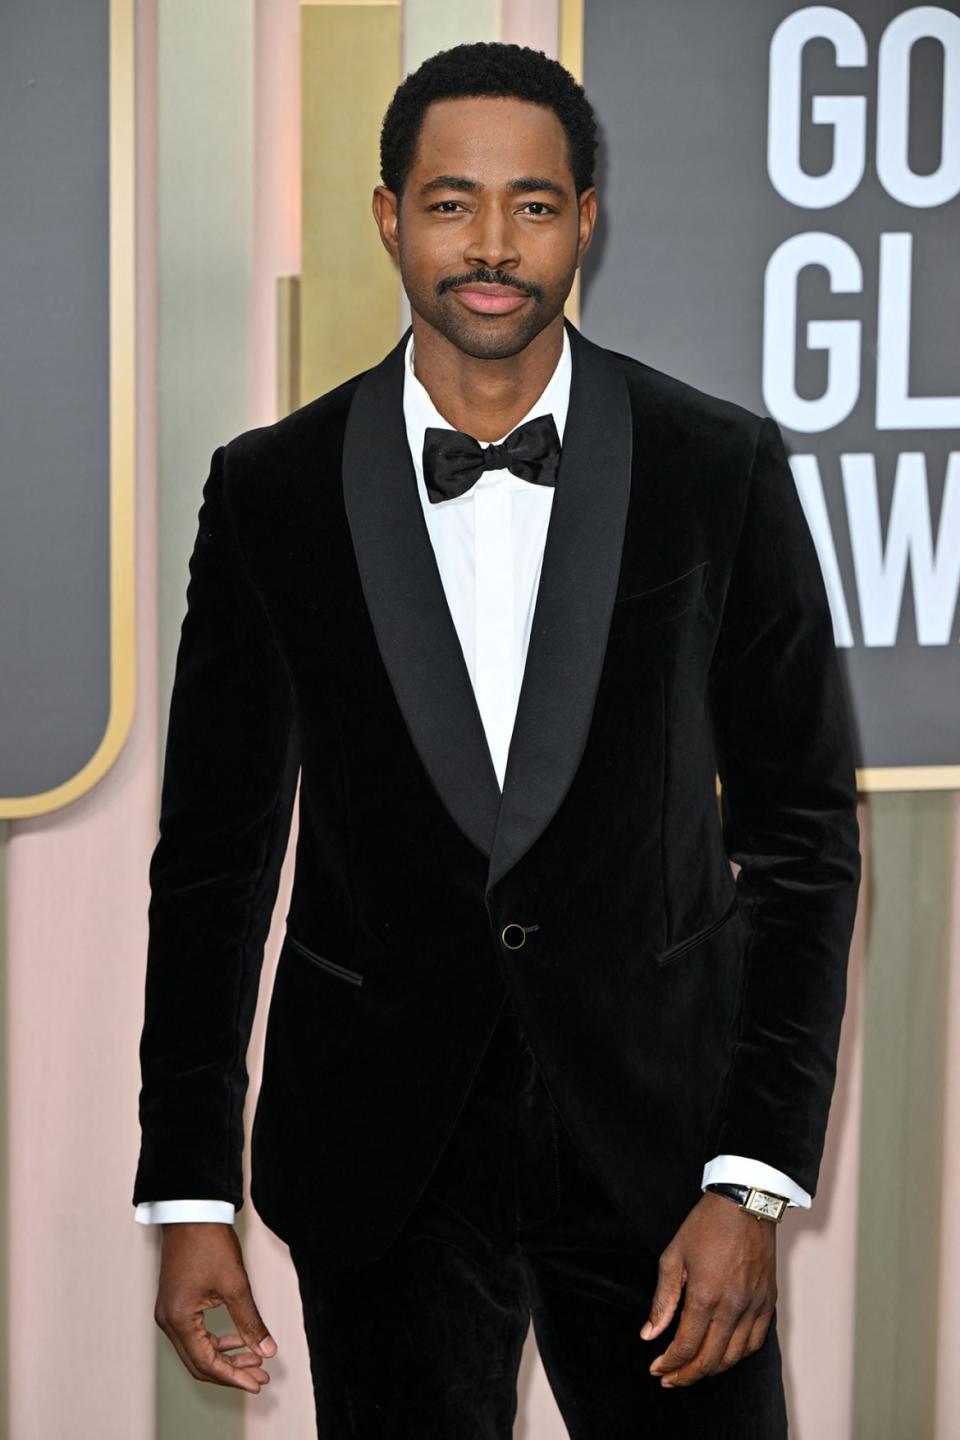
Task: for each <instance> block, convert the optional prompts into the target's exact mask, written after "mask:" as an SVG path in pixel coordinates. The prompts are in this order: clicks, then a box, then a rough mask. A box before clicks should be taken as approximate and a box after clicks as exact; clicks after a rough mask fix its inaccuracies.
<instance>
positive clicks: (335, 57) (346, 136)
mask: <svg viewBox="0 0 960 1440" xmlns="http://www.w3.org/2000/svg"><path fill="white" fill-rule="evenodd" d="M400 43H401V41H400V7H399V6H398V5H396V4H389V3H388V4H371V3H366V0H364V3H362V4H356V3H353V4H329V3H317V0H308V3H305V4H304V5H303V8H302V10H301V60H300V64H301V131H302V133H301V141H302V151H301V156H302V158H301V167H302V206H303V208H302V216H303V219H302V226H303V233H302V258H301V279H300V381H301V391H300V403H301V404H304V403H306V402H307V401H309V400H311V399H313V398H314V397H315V396H317V395H322V394H323V393H324V392H325V391H327V390H331V389H333V388H334V386H336V385H339V384H341V383H342V381H344V380H347V379H349V377H350V376H351V375H355V374H356V373H357V372H358V371H360V370H365V369H367V368H368V367H369V366H371V365H374V364H376V363H377V361H379V360H381V359H382V358H383V356H384V355H385V354H386V352H387V351H388V350H390V349H391V348H392V347H393V346H394V345H395V344H396V341H397V312H398V305H399V291H400V276H399V272H398V270H397V269H396V267H395V266H394V264H393V261H392V260H391V259H390V257H389V255H388V254H387V252H386V250H385V249H384V248H383V245H382V243H381V241H380V235H379V232H378V230H377V226H376V222H375V221H374V218H373V212H372V209H371V197H372V194H373V188H374V186H375V185H377V184H379V183H380V157H379V141H380V123H381V120H382V119H383V114H384V111H385V110H386V108H387V105H388V104H389V102H390V98H391V96H392V95H393V92H394V90H395V89H396V87H397V85H398V84H399V82H400Z"/></svg>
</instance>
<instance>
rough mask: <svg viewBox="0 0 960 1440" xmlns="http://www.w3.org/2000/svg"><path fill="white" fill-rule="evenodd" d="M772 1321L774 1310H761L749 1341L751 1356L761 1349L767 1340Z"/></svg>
mask: <svg viewBox="0 0 960 1440" xmlns="http://www.w3.org/2000/svg"><path fill="white" fill-rule="evenodd" d="M772 1319H773V1311H772V1310H761V1311H760V1313H759V1315H757V1317H756V1319H755V1320H754V1322H753V1328H752V1329H751V1331H750V1338H749V1339H748V1341H747V1349H748V1350H749V1351H750V1353H751V1355H752V1354H753V1352H754V1350H759V1349H760V1346H761V1345H762V1344H763V1342H764V1340H765V1339H766V1338H767V1331H768V1330H769V1329H770V1321H771V1320H772Z"/></svg>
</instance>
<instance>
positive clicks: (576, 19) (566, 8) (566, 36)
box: [558, 0, 583, 329]
mask: <svg viewBox="0 0 960 1440" xmlns="http://www.w3.org/2000/svg"><path fill="white" fill-rule="evenodd" d="M558 58H559V60H560V64H561V65H563V66H564V68H565V69H567V70H569V71H570V74H571V75H572V76H573V78H574V79H575V80H577V81H578V82H579V83H580V84H581V85H582V84H583V0H560V55H559V57H558ZM563 309H564V314H565V315H566V317H567V319H568V320H569V321H570V323H571V325H576V326H577V328H578V329H579V328H580V271H579V270H578V271H577V273H576V275H575V276H574V281H573V286H572V288H571V290H570V294H569V295H568V296H567V303H566V305H565V306H564V307H563Z"/></svg>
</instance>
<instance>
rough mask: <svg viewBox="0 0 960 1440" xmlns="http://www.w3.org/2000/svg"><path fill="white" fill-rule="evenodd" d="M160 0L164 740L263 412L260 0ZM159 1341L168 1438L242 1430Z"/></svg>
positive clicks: (221, 1315) (215, 1393)
mask: <svg viewBox="0 0 960 1440" xmlns="http://www.w3.org/2000/svg"><path fill="white" fill-rule="evenodd" d="M158 7H159V9H158V16H159V34H158V44H159V74H158V85H159V92H158V104H159V120H158V130H159V137H158V165H159V197H158V205H159V257H158V275H159V303H160V316H161V324H160V343H159V356H158V372H159V396H160V417H159V456H160V505H159V559H160V618H159V626H160V688H159V707H160V724H161V745H162V744H163V743H164V742H165V738H166V737H165V727H166V720H167V710H168V707H169V702H170V685H171V683H172V679H173V664H174V658H175V655H176V648H177V643H178V640H179V634H180V625H181V622H182V619H183V614H184V609H185V604H186V584H187V562H188V560H189V556H190V552H191V549H192V547H193V541H194V538H195V535H196V528H197V512H198V510H199V508H200V502H201V490H202V487H203V482H204V480H205V479H206V475H207V468H208V465H209V462H210V456H211V454H212V452H213V450H214V449H215V448H216V446H218V445H220V444H223V443H224V442H225V441H227V440H229V439H230V438H231V437H232V436H234V435H236V434H238V433H239V432H240V431H242V430H245V429H248V428H249V427H250V425H251V424H252V423H253V417H252V408H253V287H252V276H253V174H254V155H253V39H254V7H253V3H252V0H241V3H239V4H238V3H237V0H206V3H205V4H203V5H195V4H193V3H191V0H158ZM158 759H159V757H158ZM240 1228H241V1233H242V1225H241V1227H240ZM150 1238H155V1237H153V1236H151V1237H150ZM225 1323H226V1313H225V1311H224V1310H223V1309H222V1308H220V1309H218V1310H217V1311H215V1312H213V1314H212V1315H211V1318H210V1324H211V1326H212V1327H213V1328H223V1326H224V1325H225ZM157 1345H158V1387H157V1436H158V1440H201V1437H202V1440H239V1437H240V1435H241V1433H242V1423H243V1416H242V1408H241V1407H242V1404H243V1400H242V1397H240V1396H239V1395H236V1394H233V1393H231V1392H229V1391H227V1390H225V1389H221V1388H220V1387H217V1386H212V1385H201V1384H199V1383H198V1382H197V1381H195V1380H193V1379H192V1378H191V1377H190V1376H189V1375H188V1373H187V1371H186V1370H185V1369H184V1368H183V1366H182V1365H181V1363H180V1361H179V1359H178V1358H177V1356H176V1354H175V1352H174V1351H173V1349H172V1347H171V1346H170V1345H169V1343H168V1341H167V1340H166V1339H165V1338H164V1337H163V1336H161V1335H159V1333H158V1337H157Z"/></svg>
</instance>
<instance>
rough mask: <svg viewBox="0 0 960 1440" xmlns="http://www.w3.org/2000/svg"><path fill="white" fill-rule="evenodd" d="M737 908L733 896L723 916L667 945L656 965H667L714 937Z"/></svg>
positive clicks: (736, 902) (734, 913)
mask: <svg viewBox="0 0 960 1440" xmlns="http://www.w3.org/2000/svg"><path fill="white" fill-rule="evenodd" d="M739 908H740V901H739V898H738V896H737V895H734V897H733V899H732V900H731V901H730V904H729V905H728V906H727V908H726V910H724V912H723V914H722V915H719V916H718V917H717V919H716V920H711V921H710V923H709V925H704V926H702V928H701V929H699V930H695V931H694V933H693V934H692V935H688V936H687V937H686V939H685V940H678V941H677V942H676V944H675V945H668V946H667V948H666V950H661V951H660V954H659V955H658V956H657V964H658V965H668V964H669V963H670V961H671V960H676V959H678V958H679V957H680V956H681V955H685V954H686V953H687V951H688V950H692V949H693V948H694V946H695V945H700V944H702V942H703V941H704V940H707V939H709V937H710V936H711V935H715V934H716V932H717V931H718V930H721V929H722V928H723V926H724V925H726V924H728V923H729V921H731V920H732V919H733V917H734V915H736V914H737V912H738V911H739Z"/></svg>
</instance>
